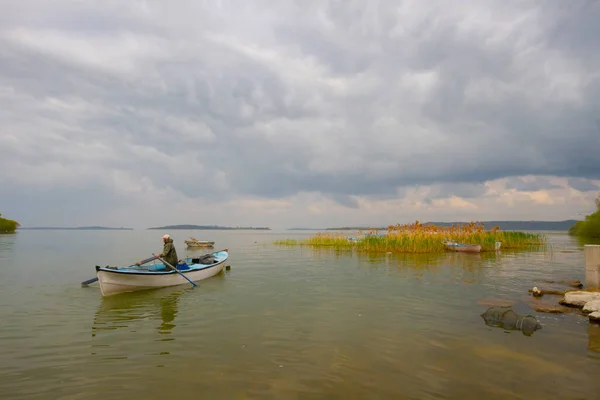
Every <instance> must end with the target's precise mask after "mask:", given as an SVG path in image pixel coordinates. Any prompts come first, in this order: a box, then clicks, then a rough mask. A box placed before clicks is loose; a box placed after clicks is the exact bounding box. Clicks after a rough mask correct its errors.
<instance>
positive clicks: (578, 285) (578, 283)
mask: <svg viewBox="0 0 600 400" xmlns="http://www.w3.org/2000/svg"><path fill="white" fill-rule="evenodd" d="M543 282H546V283H561V284H563V285H567V286H571V287H574V288H577V289H583V283H581V281H578V280H575V279H572V280H562V281H553V280H549V279H547V280H544V281H543Z"/></svg>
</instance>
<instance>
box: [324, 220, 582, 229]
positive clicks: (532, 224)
mask: <svg viewBox="0 0 600 400" xmlns="http://www.w3.org/2000/svg"><path fill="white" fill-rule="evenodd" d="M480 222H483V223H484V225H485V228H486V229H489V228H492V227H494V226H498V227H500V229H501V230H503V231H568V230H569V228H570V227H572V226H573V225H575V223H576V222H577V220H575V219H568V220H565V221H480ZM459 224H460V225H467V224H469V222H424V223H423V225H436V226H452V225H459ZM371 228H372V227H341V228H327V230H331V231H341V230H361V229H362V230H368V229H371ZM375 229H379V230H387V226H385V227H378V228H375Z"/></svg>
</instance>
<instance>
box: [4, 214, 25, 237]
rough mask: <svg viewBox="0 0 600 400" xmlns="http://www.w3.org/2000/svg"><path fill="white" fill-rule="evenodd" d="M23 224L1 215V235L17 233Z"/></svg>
mask: <svg viewBox="0 0 600 400" xmlns="http://www.w3.org/2000/svg"><path fill="white" fill-rule="evenodd" d="M20 226H21V224H19V223H18V222H17V221H13V220H12V219H8V218H4V217H2V214H1V213H0V233H15V232H16V230H17V228H19V227H20Z"/></svg>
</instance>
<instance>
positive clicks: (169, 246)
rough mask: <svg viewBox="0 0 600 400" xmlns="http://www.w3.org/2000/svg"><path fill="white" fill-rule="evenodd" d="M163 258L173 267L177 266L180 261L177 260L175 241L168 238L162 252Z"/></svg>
mask: <svg viewBox="0 0 600 400" xmlns="http://www.w3.org/2000/svg"><path fill="white" fill-rule="evenodd" d="M162 258H163V260H165V261H166V262H168V263H169V264H171V265H172V266H173V267H176V266H177V262H178V261H179V259H178V258H177V251H176V250H175V245H174V244H173V239H171V238H168V239H167V240H166V241H165V245H164V247H163V251H162Z"/></svg>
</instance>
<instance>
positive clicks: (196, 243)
mask: <svg viewBox="0 0 600 400" xmlns="http://www.w3.org/2000/svg"><path fill="white" fill-rule="evenodd" d="M184 242H185V244H186V245H187V247H213V246H214V245H215V242H211V241H208V240H198V239H196V238H194V237H191V238H190V240H184Z"/></svg>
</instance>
